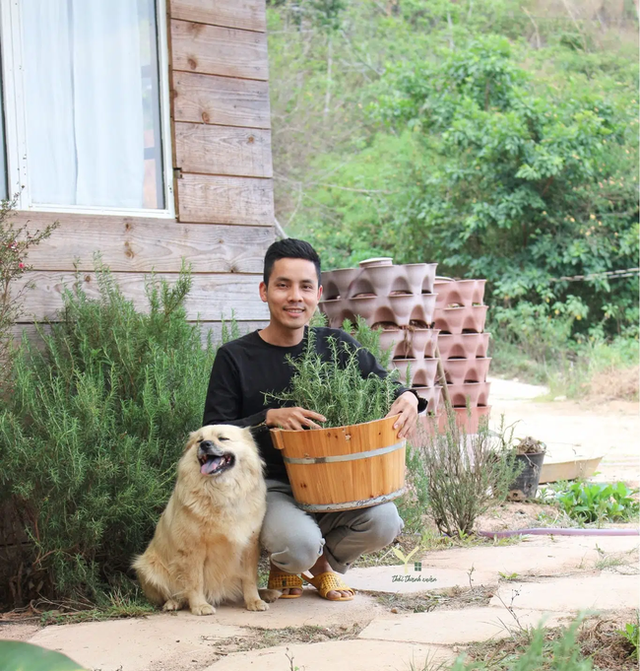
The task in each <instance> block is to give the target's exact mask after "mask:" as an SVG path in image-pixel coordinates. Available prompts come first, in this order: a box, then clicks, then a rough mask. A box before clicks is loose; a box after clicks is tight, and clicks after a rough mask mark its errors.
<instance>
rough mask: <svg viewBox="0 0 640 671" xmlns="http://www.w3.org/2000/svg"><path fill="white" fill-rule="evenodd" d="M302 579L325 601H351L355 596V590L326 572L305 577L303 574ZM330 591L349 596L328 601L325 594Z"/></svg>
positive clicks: (338, 576)
mask: <svg viewBox="0 0 640 671" xmlns="http://www.w3.org/2000/svg"><path fill="white" fill-rule="evenodd" d="M302 577H303V578H304V580H305V581H306V582H308V583H309V584H310V585H313V586H314V587H315V588H316V589H317V590H318V593H319V594H320V596H321V597H322V598H323V599H327V601H351V599H353V597H354V596H355V594H356V591H355V589H353V588H352V587H349V586H348V585H346V584H345V582H344V581H343V580H342V578H341V577H340V575H339V574H337V573H333V572H332V571H327V572H326V573H319V574H318V575H316V576H307V575H306V574H303V575H302ZM332 591H337V592H349V596H341V597H340V598H339V599H329V598H328V597H327V594H328V593H329V592H332Z"/></svg>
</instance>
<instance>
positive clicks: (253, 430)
mask: <svg viewBox="0 0 640 671" xmlns="http://www.w3.org/2000/svg"><path fill="white" fill-rule="evenodd" d="M245 431H247V432H248V433H249V435H250V436H251V438H252V439H253V441H254V442H255V443H257V442H258V438H259V436H263V435H264V433H265V431H269V427H268V426H266V425H265V424H260V425H259V426H249V427H247V428H246V429H245Z"/></svg>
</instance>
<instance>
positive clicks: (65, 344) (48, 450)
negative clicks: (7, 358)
mask: <svg viewBox="0 0 640 671" xmlns="http://www.w3.org/2000/svg"><path fill="white" fill-rule="evenodd" d="M97 277H98V286H99V290H100V296H99V298H98V299H96V300H91V299H89V298H88V297H87V296H86V294H85V293H84V292H83V290H82V288H81V286H80V284H79V283H77V284H76V286H74V288H73V289H72V290H66V291H65V293H64V296H63V298H64V308H63V310H62V312H61V314H60V315H59V319H60V321H59V322H58V323H55V324H51V325H50V333H46V332H45V331H44V330H43V329H42V328H40V329H39V334H40V342H39V343H35V344H34V343H30V342H28V341H27V340H26V338H25V339H23V342H22V345H21V348H20V350H19V352H18V354H17V356H16V359H15V363H14V367H13V371H12V380H11V382H12V386H13V393H12V395H11V396H10V397H9V398H8V399H7V404H6V406H5V407H4V408H3V409H2V410H1V411H0V461H1V462H2V464H3V468H2V471H1V472H0V490H1V491H2V493H3V495H5V496H6V497H8V498H11V499H12V502H13V503H14V505H15V507H16V509H17V510H19V511H20V514H21V516H22V521H23V523H24V526H25V528H26V530H27V533H28V535H29V537H30V538H31V540H32V541H33V556H32V557H31V560H32V570H31V575H32V576H37V577H38V580H34V588H35V590H37V592H39V593H40V594H43V595H45V596H48V597H50V598H57V599H61V598H64V597H76V596H83V597H86V598H89V599H93V600H95V599H96V596H97V595H99V593H100V591H101V590H102V589H103V588H104V587H105V584H106V583H107V582H108V581H109V580H110V579H113V578H114V576H117V575H118V572H124V571H127V570H128V567H129V564H130V561H131V557H132V556H133V554H134V553H135V552H138V551H140V550H141V549H142V548H143V546H144V545H145V543H146V542H147V541H148V540H149V538H150V537H151V534H152V532H153V528H154V526H155V523H156V521H157V517H158V514H159V513H160V511H161V510H162V508H163V507H164V505H165V503H166V501H167V499H168V497H169V495H170V492H171V487H172V485H173V480H174V466H175V463H176V461H177V459H178V457H179V455H180V453H181V450H182V447H183V445H184V440H185V438H186V435H187V433H188V432H189V431H190V430H194V429H196V428H197V427H198V426H200V423H201V421H202V402H203V399H204V397H205V392H206V386H207V382H208V377H209V374H210V371H211V365H212V362H213V356H214V349H213V347H212V345H211V343H210V342H209V343H208V345H207V347H206V348H205V349H203V348H202V344H201V340H200V329H199V327H198V326H196V325H192V324H189V323H188V322H187V321H186V318H185V311H184V307H183V303H184V300H185V297H186V296H187V294H188V292H189V289H190V287H191V279H190V276H189V273H188V271H187V270H185V269H184V268H183V270H182V272H181V273H180V276H179V278H178V280H177V281H176V283H175V284H174V285H173V286H169V285H168V284H167V283H166V282H159V281H158V280H156V279H155V278H151V279H150V280H149V281H148V283H147V287H146V290H147V298H148V301H149V311H148V312H147V313H141V312H138V311H137V310H136V309H135V307H134V306H133V304H132V303H131V301H129V300H127V299H125V297H124V296H123V295H122V293H121V291H120V289H119V288H118V286H117V285H116V283H115V281H114V280H113V277H112V276H111V274H110V273H109V272H108V270H107V269H106V268H104V267H103V266H101V265H100V264H99V263H98V267H97ZM38 582H39V583H40V587H39V588H38V585H37V583H38ZM31 596H34V595H33V594H32V595H31ZM15 605H18V604H15Z"/></svg>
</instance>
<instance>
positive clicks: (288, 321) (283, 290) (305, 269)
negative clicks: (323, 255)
mask: <svg viewBox="0 0 640 671" xmlns="http://www.w3.org/2000/svg"><path fill="white" fill-rule="evenodd" d="M320 296H322V287H320V286H318V275H317V274H316V267H315V265H314V263H313V261H307V260H306V259H278V260H277V261H276V262H275V263H274V264H273V268H272V270H271V276H270V277H269V284H268V285H265V283H264V282H260V298H262V300H263V301H264V302H265V303H267V304H268V305H269V313H270V314H271V323H272V324H274V325H277V326H281V327H284V328H287V329H294V330H295V329H299V328H302V327H303V326H305V325H306V324H307V323H308V322H309V320H310V319H311V317H312V316H313V313H314V312H315V310H316V307H317V305H318V301H319V300H320Z"/></svg>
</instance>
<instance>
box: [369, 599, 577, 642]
mask: <svg viewBox="0 0 640 671" xmlns="http://www.w3.org/2000/svg"><path fill="white" fill-rule="evenodd" d="M515 613H516V615H517V617H518V621H516V620H515V618H514V617H513V616H512V615H511V614H510V613H509V611H508V610H507V609H506V608H504V607H501V608H490V607H484V608H464V609H462V610H437V611H433V612H431V613H415V614H409V615H398V616H396V617H395V618H393V619H391V618H388V617H386V618H376V619H375V620H373V622H371V624H369V626H367V627H365V628H364V629H363V630H362V631H361V632H360V635H359V638H364V639H375V640H384V641H403V642H412V643H423V644H431V645H454V644H466V643H474V642H476V641H486V640H487V639H490V638H496V639H500V638H507V637H509V636H510V635H511V632H512V631H514V630H517V629H519V628H520V627H530V626H533V627H535V626H537V625H539V624H540V623H542V622H544V624H545V625H546V626H555V625H556V624H558V622H559V621H560V616H559V615H558V613H541V612H540V611H537V610H524V609H517V610H516V611H515ZM569 617H570V616H569ZM518 623H519V624H518Z"/></svg>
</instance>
